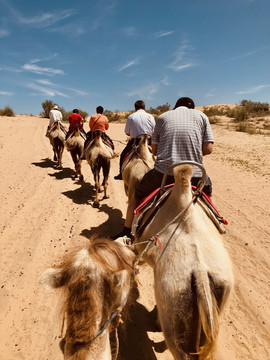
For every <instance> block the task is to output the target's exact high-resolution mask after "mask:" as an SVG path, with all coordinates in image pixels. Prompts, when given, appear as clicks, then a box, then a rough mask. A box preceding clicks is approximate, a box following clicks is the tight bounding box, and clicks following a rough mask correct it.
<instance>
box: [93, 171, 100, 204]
mask: <svg viewBox="0 0 270 360" xmlns="http://www.w3.org/2000/svg"><path fill="white" fill-rule="evenodd" d="M94 180H95V189H96V194H95V200H94V207H99V200H98V193H99V191H100V185H99V174H95V176H94Z"/></svg>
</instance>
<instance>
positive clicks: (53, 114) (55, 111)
mask: <svg viewBox="0 0 270 360" xmlns="http://www.w3.org/2000/svg"><path fill="white" fill-rule="evenodd" d="M49 117H50V121H49V126H48V128H47V132H46V136H49V133H50V129H51V128H52V126H53V124H54V123H56V122H58V123H59V124H60V128H61V130H62V131H63V132H64V133H65V135H66V134H67V129H66V128H65V126H64V124H63V123H62V120H63V115H62V113H61V111H60V108H59V106H58V105H54V106H53V107H52V109H51V110H50V112H49Z"/></svg>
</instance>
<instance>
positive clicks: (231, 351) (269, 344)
mask: <svg viewBox="0 0 270 360" xmlns="http://www.w3.org/2000/svg"><path fill="white" fill-rule="evenodd" d="M47 123H48V120H47V119H42V118H39V117H34V116H27V115H20V116H16V117H12V118H6V117H0V134H1V135H0V156H1V176H0V179H1V186H0V199H1V200H0V201H1V217H0V229H1V230H0V231H1V242H0V254H1V262H0V329H1V330H0V331H1V337H0V349H1V351H0V359H1V360H15V359H16V360H17V359H29V360H37V359H42V360H60V359H62V354H61V352H60V349H59V340H60V339H59V337H60V333H61V321H60V320H59V318H58V312H59V303H58V293H57V291H49V290H46V289H44V288H43V287H42V286H41V285H39V282H38V280H39V277H40V275H41V274H42V273H43V271H45V270H46V269H47V268H48V267H50V266H51V265H53V264H56V263H58V262H59V261H61V258H62V256H63V254H65V253H66V252H69V251H71V249H72V248H73V247H75V246H78V245H79V246H83V245H85V244H86V243H87V242H88V241H89V238H90V237H91V236H92V235H94V234H100V235H101V236H108V235H110V234H112V233H113V234H114V233H116V232H117V231H119V230H120V229H121V228H122V226H123V222H124V217H125V210H126V205H127V199H126V196H125V193H124V188H123V183H122V182H121V181H116V180H114V179H113V176H114V175H116V174H117V173H118V159H113V160H112V168H111V175H110V179H109V194H110V198H109V199H107V200H103V201H102V202H101V206H100V208H99V209H96V208H93V206H92V203H93V199H94V187H93V177H92V174H91V172H90V168H89V166H88V165H87V163H86V162H85V161H84V162H83V167H82V169H83V174H84V176H85V182H78V181H74V180H72V178H71V176H72V175H73V174H74V171H73V163H72V160H71V157H70V154H69V153H68V152H67V151H66V150H65V152H64V155H63V166H64V169H63V170H57V169H55V167H54V162H53V161H52V157H53V152H52V149H51V145H50V143H49V140H48V139H47V138H46V137H45V136H44V134H45V130H46V127H47ZM213 132H214V137H215V146H214V152H213V154H212V155H210V156H207V157H205V166H206V169H207V172H208V174H209V175H210V177H211V179H212V181H213V186H214V195H215V202H216V205H217V207H218V209H219V211H220V212H221V214H222V215H223V216H224V217H225V218H226V219H227V220H228V222H229V225H228V226H227V234H226V235H224V237H223V239H224V243H225V246H226V248H228V250H229V253H230V255H231V259H232V262H233V269H234V275H235V289H234V291H233V294H232V296H231V299H230V302H229V304H228V306H227V308H226V310H225V313H224V315H223V317H222V319H221V325H220V336H219V344H218V351H217V355H216V359H217V360H219V359H226V360H240V359H245V360H247V359H249V360H267V359H269V358H270V327H269V324H270V307H269V297H270V290H269V280H270V271H269V222H270V220H269V211H270V196H269V195H270V186H269V178H270V162H269V154H270V151H269V150H270V139H269V137H266V136H262V135H249V134H246V133H239V132H233V131H229V130H227V129H226V128H225V127H220V126H217V125H214V126H213ZM108 134H109V135H110V136H111V137H112V139H113V140H114V141H115V144H116V148H117V150H119V151H121V149H122V148H123V147H124V142H125V140H126V137H125V135H124V125H123V124H111V125H110V129H109V131H108ZM139 282H140V283H139V291H140V297H139V298H138V300H137V314H136V318H135V319H134V326H133V327H132V328H131V329H130V336H129V337H128V338H127V339H126V340H125V342H123V347H122V355H121V360H123V359H127V360H143V359H145V360H149V359H150V360H152V359H153V360H154V359H158V360H172V356H171V354H170V353H169V351H168V350H166V349H165V347H164V346H163V345H164V344H163V343H162V341H163V336H162V333H159V332H156V331H155V328H154V327H153V325H152V318H153V317H152V314H151V311H152V310H153V308H154V305H155V299H154V294H153V286H152V271H151V269H150V268H149V267H148V266H147V265H144V266H142V267H141V269H140V274H139Z"/></svg>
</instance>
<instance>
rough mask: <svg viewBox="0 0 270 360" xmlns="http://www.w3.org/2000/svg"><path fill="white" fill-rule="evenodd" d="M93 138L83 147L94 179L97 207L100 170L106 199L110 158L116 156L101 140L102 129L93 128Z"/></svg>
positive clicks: (96, 203) (95, 204)
mask: <svg viewBox="0 0 270 360" xmlns="http://www.w3.org/2000/svg"><path fill="white" fill-rule="evenodd" d="M93 136H94V139H93V140H92V141H91V142H90V143H89V144H88V146H87V147H86V149H85V158H86V160H87V162H88V164H89V165H90V167H91V170H92V173H93V176H94V181H95V190H96V193H95V200H94V207H99V199H98V193H99V192H101V189H100V187H101V185H100V170H101V169H102V171H103V182H102V186H103V188H104V196H103V199H107V198H108V197H109V196H108V195H107V188H108V177H109V172H110V167H111V163H110V160H111V159H113V158H114V157H116V156H118V155H117V154H115V153H114V152H113V150H112V148H111V147H110V146H109V145H106V144H105V143H104V141H103V140H102V138H101V136H102V131H101V130H95V131H94V132H93Z"/></svg>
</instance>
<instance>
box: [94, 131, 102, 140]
mask: <svg viewBox="0 0 270 360" xmlns="http://www.w3.org/2000/svg"><path fill="white" fill-rule="evenodd" d="M102 134H103V131H102V130H94V131H93V135H94V137H95V138H97V139H100V138H101V136H102Z"/></svg>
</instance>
